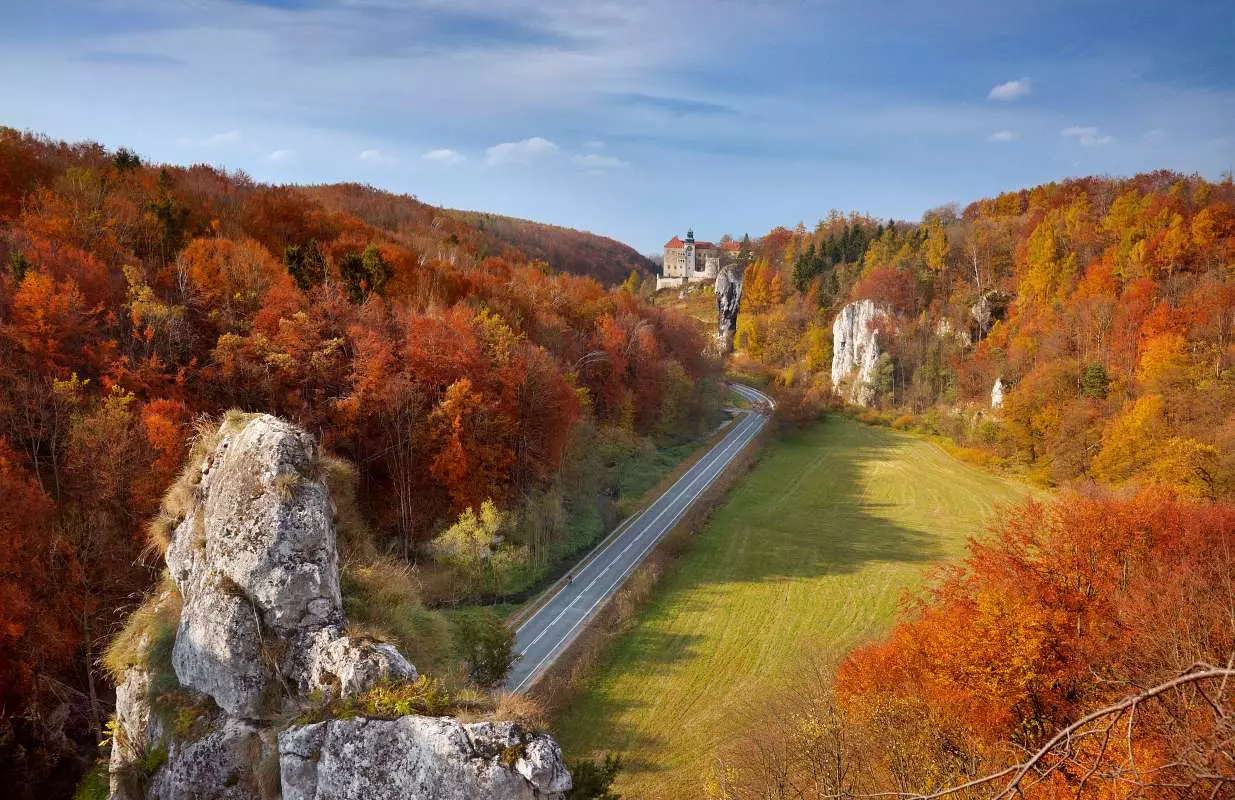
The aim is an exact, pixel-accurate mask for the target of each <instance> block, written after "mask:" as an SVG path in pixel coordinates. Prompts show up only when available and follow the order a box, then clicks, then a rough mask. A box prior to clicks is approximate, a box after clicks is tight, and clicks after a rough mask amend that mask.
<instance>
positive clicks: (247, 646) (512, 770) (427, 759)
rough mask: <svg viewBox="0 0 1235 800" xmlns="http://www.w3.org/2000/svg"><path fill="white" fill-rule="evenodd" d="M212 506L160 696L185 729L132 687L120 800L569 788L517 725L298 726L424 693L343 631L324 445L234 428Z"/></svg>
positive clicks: (199, 515)
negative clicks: (378, 691)
mask: <svg viewBox="0 0 1235 800" xmlns="http://www.w3.org/2000/svg"><path fill="white" fill-rule="evenodd" d="M196 491H197V496H196V503H195V506H194V508H193V509H192V510H191V511H190V512H189V513H188V514H187V516H186V517H185V518H184V519H183V520H182V521H181V522H180V524H179V525H178V526H177V527H176V529H175V531H174V533H173V536H172V541H171V544H170V546H169V547H168V550H167V555H166V560H167V567H168V572H169V573H170V576H171V578H172V580H173V581H174V582H175V584H176V588H177V590H178V592H179V595H180V599H181V600H182V603H183V605H182V609H181V612H180V618H179V625H178V627H177V629H176V634H175V643H174V646H172V648H171V667H172V671H174V680H173V679H172V678H171V676H170V675H164V676H161V677H160V678H159V680H161V681H163V682H164V683H167V682H168V681H170V682H171V684H172V687H173V688H174V693H175V695H176V702H178V703H180V708H181V712H178V714H173V715H172V716H171V717H170V718H168V717H167V715H166V714H160V713H159V711H160V707H159V704H160V703H163V704H164V705H166V702H167V701H166V699H165V694H163V693H164V692H166V691H167V689H166V687H161V688H159V689H158V690H157V691H156V688H155V685H154V684H155V683H156V680H155V677H154V676H153V675H152V673H151V672H150V671H148V670H147V669H145V668H142V667H132V668H130V669H129V670H128V673H127V674H126V676H125V680H124V681H123V682H122V683H121V685H120V686H119V687H117V692H116V699H117V702H116V706H117V708H116V731H115V735H114V738H113V744H112V756H111V765H110V771H111V795H112V797H113V798H114V800H190V798H192V800H243V799H244V798H253V797H262V798H272V797H279V796H280V795H281V796H283V797H287V798H321V800H325V798H332V800H387V799H388V798H389V799H390V800H393V799H394V798H406V797H419V798H439V797H440V798H455V797H459V798H462V797H468V798H479V799H480V800H485V799H491V800H508V799H509V800H522V798H555V797H560V796H561V793H562V792H564V791H566V790H567V789H569V788H570V774H569V772H568V771H567V770H566V768H565V766H564V764H563V762H562V757H561V751H560V749H558V746H557V743H556V742H554V741H553V740H552V739H551V738H549V737H547V736H544V735H541V734H528V733H525V732H523V731H522V730H521V729H519V727H518V726H517V725H513V724H511V723H480V724H479V726H480V727H478V726H476V725H473V726H463V725H461V724H460V723H459V722H458V721H456V720H453V719H450V718H440V719H439V718H428V717H419V716H407V717H402V718H399V719H394V720H385V719H368V718H364V717H356V718H352V719H348V720H328V721H326V722H320V723H317V724H315V725H299V726H297V725H290V724H289V722H288V720H289V719H290V718H294V717H295V716H296V714H297V712H299V711H302V710H305V709H306V708H311V707H312V706H313V704H315V703H319V704H320V703H325V702H326V701H328V700H329V699H331V698H340V697H348V696H354V695H359V694H362V693H364V692H366V691H367V690H368V689H370V688H372V687H373V686H374V685H375V684H377V683H378V682H379V681H382V680H401V679H406V680H413V679H415V678H417V677H418V676H417V672H416V669H415V667H413V666H412V665H411V664H410V663H409V662H408V661H407V659H406V658H404V657H403V655H402V654H401V653H400V652H399V651H398V650H397V649H396V648H394V647H393V646H391V645H389V644H382V643H379V642H375V641H372V640H369V639H362V638H358V637H351V636H347V635H345V634H344V632H343V630H344V626H345V624H346V618H345V615H344V612H343V601H342V597H341V594H340V589H339V554H338V547H337V544H336V540H335V529H334V524H333V517H334V507H333V504H332V503H331V500H330V492H329V489H328V488H327V485H326V482H325V478H324V476H323V475H322V472H321V470H320V469H319V467H318V456H317V447H316V444H315V443H314V441H313V438H312V437H311V436H310V435H309V434H307V433H305V432H304V431H303V430H300V429H299V428H297V427H296V426H294V425H292V424H290V423H288V422H285V421H283V420H280V419H277V418H275V417H272V416H269V415H253V416H250V417H242V418H239V419H237V418H234V417H233V418H232V420H231V421H230V422H225V423H224V426H223V428H222V429H221V431H220V437H219V441H218V444H217V446H216V447H215V448H214V450H213V452H211V453H209V454H207V456H206V458H205V459H204V461H203V463H202V465H201V480H200V482H199V483H198V485H197V489H196ZM166 601H170V598H169V595H164V597H163V598H162V600H160V602H166ZM144 646H145V647H149V646H150V645H149V642H146V643H144ZM176 684H178V688H176ZM184 709H188V711H189V713H183V712H184ZM503 725H505V726H506V727H502V726H503ZM484 726H488V727H484ZM472 728H477V731H479V732H476V733H471V732H470V729H472ZM481 728H483V731H482V730H481ZM499 730H500V731H501V736H498V734H497V733H493V731H499ZM486 737H488V738H486ZM501 737H505V738H501ZM499 739H500V742H499ZM491 740H492V742H499V743H501V746H500V747H499V746H498V744H492V745H491V746H490V742H491ZM301 753H310V755H306V756H304V757H303V758H301V757H300V756H299V755H298V754H301Z"/></svg>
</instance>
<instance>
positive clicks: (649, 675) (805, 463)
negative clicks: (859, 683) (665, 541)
mask: <svg viewBox="0 0 1235 800" xmlns="http://www.w3.org/2000/svg"><path fill="white" fill-rule="evenodd" d="M1028 491H1029V490H1028V489H1026V488H1025V487H1023V486H1020V485H1017V484H1014V483H1011V482H1009V481H1005V480H1002V479H1000V478H997V477H994V476H992V475H989V474H986V473H983V472H980V471H978V470H977V469H975V468H973V467H971V466H968V465H966V464H962V463H961V462H959V461H957V460H955V459H953V458H952V457H951V456H949V455H947V454H946V453H944V452H943V451H942V450H940V449H939V448H938V447H937V446H935V445H934V444H931V443H929V442H926V441H923V440H921V439H917V438H914V437H912V436H908V435H905V434H901V433H897V432H895V431H891V430H888V429H885V428H875V427H869V426H866V425H862V424H860V423H858V422H855V421H853V420H850V419H848V418H845V417H842V416H840V415H832V416H830V417H828V418H827V419H825V420H824V421H822V422H820V423H818V424H816V425H814V426H813V427H810V428H808V429H806V430H803V431H800V432H797V433H793V434H788V435H785V436H783V437H781V438H779V439H774V440H772V441H771V442H770V443H769V444H768V445H767V446H766V447H765V450H764V453H763V455H762V457H761V458H760V460H759V462H758V464H757V465H756V467H755V469H754V470H753V471H752V472H751V473H750V474H749V475H747V476H746V477H745V478H744V479H742V480H741V481H739V482H738V483H737V484H736V485H735V486H734V488H733V489H732V491H731V492H730V494H729V497H728V499H727V501H726V502H725V503H724V504H723V505H722V506H720V507H718V508H717V509H716V511H715V512H714V513H713V515H712V517H711V520H710V521H709V522H708V523H707V525H706V527H705V528H704V530H703V531H702V532H701V533H700V535H699V536H698V537H697V539H696V540H695V541H694V543H693V544H692V546H691V548H690V550H689V551H688V552H687V553H686V554H685V555H684V556H682V558H681V559H679V560H678V561H677V562H676V564H675V565H674V567H673V568H672V570H671V572H670V573H669V574H668V575H666V576H665V579H664V581H663V582H662V583H661V585H660V587H659V588H658V589H657V590H656V593H655V595H654V597H653V599H652V600H651V602H650V603H649V605H648V606H647V607H646V608H645V610H644V611H643V612H642V613H641V615H640V616H639V618H638V621H637V622H636V624H635V626H634V627H633V629H632V630H631V631H630V632H629V633H627V634H626V635H624V636H622V637H620V638H618V639H617V641H616V642H615V643H614V644H613V646H612V647H611V648H610V649H609V651H608V652H607V653H606V655H605V657H604V659H603V661H602V662H601V665H600V667H599V669H598V670H597V671H596V673H595V674H594V675H593V676H592V677H591V678H589V679H588V681H587V684H586V685H585V687H584V690H583V692H582V693H581V694H580V696H579V698H578V699H577V700H576V701H575V702H574V703H572V705H571V707H570V708H569V709H568V710H567V711H566V712H565V713H564V714H562V715H560V716H559V717H558V718H557V719H556V720H554V724H553V732H554V733H555V734H556V735H557V736H558V737H559V740H560V741H561V743H562V745H563V747H564V748H565V750H566V752H567V754H568V755H569V756H571V757H580V756H587V755H590V754H598V753H601V752H616V753H620V754H621V755H622V757H623V760H624V762H625V768H624V770H623V773H622V775H621V776H620V778H619V781H618V783H617V784H616V786H615V788H616V789H617V791H618V792H619V793H620V794H621V795H622V796H623V797H629V798H659V797H666V798H667V797H698V796H701V794H702V784H703V780H704V776H705V775H706V774H707V772H708V770H709V769H710V768H711V764H712V762H713V759H712V755H713V754H714V753H715V751H716V749H717V747H718V746H721V745H723V744H724V743H725V742H726V741H730V740H732V739H733V738H734V737H735V736H737V735H739V734H740V733H741V732H742V729H743V726H744V725H748V724H750V721H751V720H752V719H754V718H755V717H757V716H758V714H759V712H760V710H761V701H763V700H765V699H766V698H767V697H769V694H770V693H771V692H774V691H775V690H776V688H777V687H779V686H785V685H788V684H790V683H792V682H793V681H794V680H795V679H797V678H799V677H801V676H802V674H803V672H804V671H805V670H807V669H810V668H813V667H817V666H818V665H820V664H822V665H825V666H826V665H827V663H829V662H832V661H834V660H835V659H836V658H837V657H839V656H840V655H841V654H843V653H844V652H845V651H846V650H848V649H849V648H851V647H853V646H854V645H856V644H859V643H861V642H863V641H866V640H868V639H870V638H872V637H874V636H877V635H879V634H880V633H881V632H883V631H884V630H886V629H887V628H888V626H889V625H890V624H891V623H892V622H893V620H894V619H895V615H896V612H897V608H898V601H899V600H900V598H901V597H902V596H903V595H904V593H905V592H906V590H912V589H914V587H917V586H920V585H921V581H922V580H923V578H924V575H925V574H926V573H927V571H928V570H929V569H930V568H931V566H932V565H933V564H937V563H938V562H940V561H944V560H949V559H956V558H958V557H960V556H962V555H963V553H964V546H965V541H966V539H967V538H968V537H970V536H975V535H981V534H982V533H983V532H984V530H985V524H986V521H987V520H988V519H989V518H990V517H991V515H992V513H993V512H994V511H995V509H996V508H997V507H998V506H999V505H1000V504H1006V503H1011V502H1015V501H1018V500H1020V499H1022V498H1023V497H1024V496H1025V495H1026V494H1027V493H1028Z"/></svg>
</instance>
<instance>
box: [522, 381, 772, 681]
mask: <svg viewBox="0 0 1235 800" xmlns="http://www.w3.org/2000/svg"><path fill="white" fill-rule="evenodd" d="M730 388H731V389H732V390H733V391H734V392H736V393H737V394H739V395H741V396H742V397H744V398H746V399H747V400H749V401H751V403H752V405H753V408H752V409H751V410H750V411H747V412H744V413H743V414H742V416H741V417H739V418H738V420H737V422H736V423H735V424H734V425H733V426H732V427H731V428H730V429H729V432H728V433H727V434H725V437H724V438H723V439H721V440H720V441H719V442H718V443H717V444H715V445H714V446H713V447H712V449H711V450H709V451H708V452H707V454H706V455H704V456H703V458H701V459H699V460H698V461H697V462H695V463H694V464H693V465H692V466H691V468H690V469H689V470H687V471H686V473H685V474H684V475H682V477H681V478H679V479H678V480H677V482H676V483H674V484H673V486H671V487H669V489H668V491H666V492H665V493H664V494H663V495H661V496H660V497H658V498H657V499H656V502H654V503H652V504H651V505H650V506H648V507H647V508H646V509H644V510H643V511H642V512H640V513H639V514H637V515H636V516H634V517H632V518H631V519H630V520H628V521H627V522H625V523H623V524H622V526H621V528H620V533H618V535H616V536H614V537H613V538H612V539H611V540H610V541H609V542H608V543H607V544H606V545H605V546H604V547H603V549H601V550H600V551H599V552H598V553H596V554H595V556H590V557H588V558H587V559H586V560H585V561H584V564H583V566H582V568H576V569H575V571H574V573H573V575H574V577H573V578H572V580H571V581H570V583H567V584H565V585H563V586H562V587H561V588H560V589H559V590H558V592H557V594H555V595H553V597H551V598H550V599H549V601H548V602H546V603H545V604H544V605H543V606H541V607H540V608H539V609H538V610H537V611H536V613H535V614H533V615H532V616H531V617H529V618H528V619H527V620H525V621H524V623H523V624H522V625H521V626H520V627H519V629H518V631H516V633H515V652H517V653H522V658H520V659H519V660H518V661H517V662H515V666H514V667H513V668H512V669H511V671H510V675H509V676H508V677H507V686H508V687H509V688H510V689H511V690H512V691H516V692H519V691H523V690H524V689H526V688H528V687H529V686H531V685H532V683H534V682H535V680H536V679H537V678H538V677H539V676H540V675H541V673H543V672H544V671H545V670H546V669H548V667H549V666H550V665H551V664H552V663H553V661H554V660H555V659H556V658H557V657H558V656H559V655H560V654H561V653H562V651H563V650H565V649H566V648H567V647H568V646H569V645H570V643H571V642H572V641H574V638H575V637H576V636H577V635H579V632H580V631H581V630H582V629H583V627H584V624H585V623H586V622H587V621H588V619H590V618H591V617H592V615H593V614H595V613H596V611H597V610H598V609H599V608H600V606H601V604H602V603H604V601H605V600H606V599H608V598H609V597H610V596H611V595H612V594H613V593H614V592H616V591H617V590H618V589H619V588H621V586H622V583H623V581H625V580H626V576H627V575H629V574H630V573H631V572H632V571H633V570H634V569H635V567H637V566H638V565H639V562H641V561H643V558H644V556H646V555H647V554H648V552H650V551H651V549H652V547H653V546H654V545H655V544H656V543H657V542H658V541H660V539H661V538H662V537H663V536H664V535H665V534H666V533H668V532H669V531H671V530H673V526H674V525H676V524H677V522H678V520H679V519H681V518H682V515H683V514H685V513H686V511H687V509H689V508H690V506H691V505H692V504H693V503H694V502H695V501H696V500H698V499H699V497H700V496H701V495H702V494H703V493H704V491H706V490H707V488H708V487H709V486H711V485H712V483H713V481H715V480H716V478H717V477H718V476H720V474H721V473H722V472H724V471H725V468H726V467H728V466H729V464H730V463H731V462H732V461H733V459H734V458H736V457H737V455H738V454H739V453H741V452H742V450H744V449H745V448H746V445H748V444H750V442H751V440H752V439H754V438H755V437H756V436H757V435H758V434H759V432H760V431H761V430H763V426H764V425H766V424H767V421H768V418H769V416H770V414H771V407H772V399H771V398H769V397H768V396H767V395H765V394H763V393H762V392H759V391H757V390H755V389H752V388H750V387H749V386H744V385H742V384H736V383H735V384H730Z"/></svg>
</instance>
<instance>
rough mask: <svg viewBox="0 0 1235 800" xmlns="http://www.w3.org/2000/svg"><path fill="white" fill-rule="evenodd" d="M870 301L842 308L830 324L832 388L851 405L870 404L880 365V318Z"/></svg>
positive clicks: (857, 302)
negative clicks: (878, 328)
mask: <svg viewBox="0 0 1235 800" xmlns="http://www.w3.org/2000/svg"><path fill="white" fill-rule="evenodd" d="M883 313H884V312H883V311H881V310H880V309H879V308H878V306H876V305H875V303H874V301H873V300H858V301H856V302H853V303H849V304H848V305H846V306H845V307H844V308H842V309H841V311H840V313H839V314H837V315H836V319H835V321H833V322H832V386H833V390H834V391H835V392H837V394H840V395H841V396H842V397H844V398H845V399H846V400H848V401H849V402H851V403H855V404H857V405H860V406H865V405H869V404H870V402H871V400H872V399H874V395H875V392H874V388H873V386H872V385H871V384H872V383H873V381H874V377H875V366H876V364H878V362H879V332H878V330H877V329H876V327H875V325H876V321H877V320H878V318H879V317H881V316H883Z"/></svg>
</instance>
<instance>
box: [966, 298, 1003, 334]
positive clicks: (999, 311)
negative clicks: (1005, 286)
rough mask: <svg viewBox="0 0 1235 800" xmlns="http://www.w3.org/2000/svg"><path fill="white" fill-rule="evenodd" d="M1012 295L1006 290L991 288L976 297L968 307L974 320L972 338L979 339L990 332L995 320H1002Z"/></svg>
mask: <svg viewBox="0 0 1235 800" xmlns="http://www.w3.org/2000/svg"><path fill="white" fill-rule="evenodd" d="M1011 302H1012V295H1010V294H1008V293H1007V292H1001V291H998V290H992V291H989V292H986V293H985V294H983V295H982V296H981V297H979V298H978V302H976V303H974V304H973V305H972V306H970V308H969V316H970V317H971V318H972V319H973V322H974V327H975V330H974V337H973V338H974V339H976V340H980V339H982V338H984V337H985V336H986V334H988V333H990V331H991V328H992V327H993V326H994V325H995V323H996V322H1002V321H1003V320H1004V319H1006V318H1007V316H1008V304H1009V303H1011Z"/></svg>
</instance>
